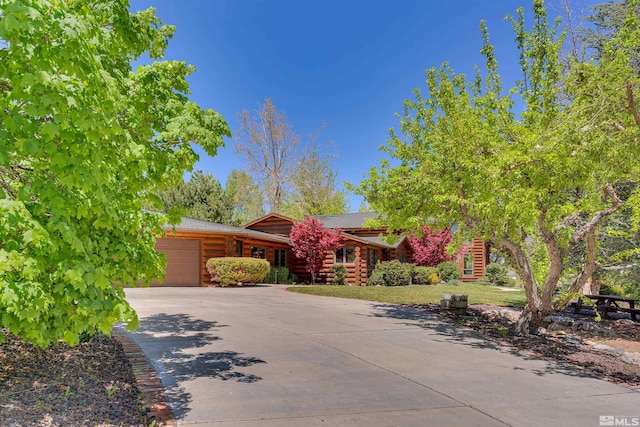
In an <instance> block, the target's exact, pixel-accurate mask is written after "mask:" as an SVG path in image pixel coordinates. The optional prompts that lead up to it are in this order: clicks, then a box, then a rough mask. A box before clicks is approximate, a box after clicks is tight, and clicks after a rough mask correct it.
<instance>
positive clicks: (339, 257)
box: [336, 246, 356, 264]
mask: <svg viewBox="0 0 640 427" xmlns="http://www.w3.org/2000/svg"><path fill="white" fill-rule="evenodd" d="M355 260H356V248H355V247H353V246H344V247H342V248H340V249H336V264H353V262H354V261H355Z"/></svg>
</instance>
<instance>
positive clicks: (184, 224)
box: [163, 217, 289, 244]
mask: <svg viewBox="0 0 640 427" xmlns="http://www.w3.org/2000/svg"><path fill="white" fill-rule="evenodd" d="M173 227H174V226H172V225H170V224H166V225H165V226H164V227H163V228H164V229H165V230H169V231H170V230H173ZM175 228H176V230H178V231H194V232H199V233H217V234H230V235H231V234H232V235H234V236H242V237H251V238H254V239H262V240H269V241H272V242H281V243H287V244H288V243H289V238H288V237H284V236H278V235H277V234H271V233H264V232H262V231H256V230H251V229H247V228H240V227H234V226H232V225H226V224H218V223H216V222H210V221H204V220H201V219H194V218H187V217H182V218H180V224H176V225H175Z"/></svg>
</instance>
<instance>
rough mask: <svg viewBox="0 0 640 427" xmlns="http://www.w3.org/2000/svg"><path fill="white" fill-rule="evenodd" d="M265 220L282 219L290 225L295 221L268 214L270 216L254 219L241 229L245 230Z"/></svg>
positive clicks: (282, 216)
mask: <svg viewBox="0 0 640 427" xmlns="http://www.w3.org/2000/svg"><path fill="white" fill-rule="evenodd" d="M267 218H278V219H282V220H284V221H289V222H291V223H294V222H296V220H295V219H294V218H290V217H288V216H284V215H280V214H277V213H270V214H266V215H264V216H261V217H260V218H258V219H255V220H253V221H251V222H249V223H247V224H245V225H243V227H245V228H247V227H251V226H252V225H254V224H258V223H260V222H262V221H264V220H265V219H267Z"/></svg>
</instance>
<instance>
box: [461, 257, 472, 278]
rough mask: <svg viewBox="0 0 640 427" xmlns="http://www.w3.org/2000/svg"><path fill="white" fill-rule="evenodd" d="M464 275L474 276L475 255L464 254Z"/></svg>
mask: <svg viewBox="0 0 640 427" xmlns="http://www.w3.org/2000/svg"><path fill="white" fill-rule="evenodd" d="M462 274H463V275H464V276H473V255H472V254H464V259H463V261H462Z"/></svg>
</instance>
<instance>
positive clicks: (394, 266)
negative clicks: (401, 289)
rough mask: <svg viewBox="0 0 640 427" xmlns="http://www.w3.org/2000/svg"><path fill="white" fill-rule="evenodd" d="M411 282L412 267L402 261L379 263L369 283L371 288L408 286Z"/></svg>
mask: <svg viewBox="0 0 640 427" xmlns="http://www.w3.org/2000/svg"><path fill="white" fill-rule="evenodd" d="M410 281H411V265H410V264H405V263H402V262H400V261H395V260H394V261H387V262H379V263H378V264H377V265H376V268H375V269H374V270H373V272H372V273H371V276H370V277H369V279H368V281H367V283H368V284H369V285H371V286H407V285H408V284H409V283H410Z"/></svg>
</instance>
